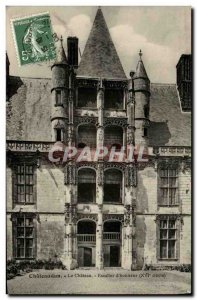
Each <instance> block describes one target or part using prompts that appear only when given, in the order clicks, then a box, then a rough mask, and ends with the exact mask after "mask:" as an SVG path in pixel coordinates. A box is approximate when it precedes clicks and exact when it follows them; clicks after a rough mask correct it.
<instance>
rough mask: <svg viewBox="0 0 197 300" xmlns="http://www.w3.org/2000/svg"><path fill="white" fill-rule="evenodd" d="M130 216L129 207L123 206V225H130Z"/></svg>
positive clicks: (130, 210)
mask: <svg viewBox="0 0 197 300" xmlns="http://www.w3.org/2000/svg"><path fill="white" fill-rule="evenodd" d="M131 214H132V209H131V205H126V206H125V214H124V225H129V224H130V218H131Z"/></svg>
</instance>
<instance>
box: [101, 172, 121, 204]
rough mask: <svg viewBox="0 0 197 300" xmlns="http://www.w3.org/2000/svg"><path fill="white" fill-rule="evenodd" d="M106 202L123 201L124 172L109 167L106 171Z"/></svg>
mask: <svg viewBox="0 0 197 300" xmlns="http://www.w3.org/2000/svg"><path fill="white" fill-rule="evenodd" d="M104 202H105V203H121V202H122V172H121V171H119V170H116V169H109V170H107V171H105V173H104Z"/></svg>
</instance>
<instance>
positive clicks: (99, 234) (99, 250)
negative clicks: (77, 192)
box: [96, 205, 103, 270]
mask: <svg viewBox="0 0 197 300" xmlns="http://www.w3.org/2000/svg"><path fill="white" fill-rule="evenodd" d="M98 209H99V211H98V222H97V229H96V267H97V268H98V269H99V270H102V269H103V214H102V205H99V206H98Z"/></svg>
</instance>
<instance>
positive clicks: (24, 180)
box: [15, 163, 34, 204]
mask: <svg viewBox="0 0 197 300" xmlns="http://www.w3.org/2000/svg"><path fill="white" fill-rule="evenodd" d="M15 187H16V202H17V203H25V204H32V203H34V196H33V189H34V166H32V165H28V164H25V163H24V164H21V165H18V166H17V167H16V182H15Z"/></svg>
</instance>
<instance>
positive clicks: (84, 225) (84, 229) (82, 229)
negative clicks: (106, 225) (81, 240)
mask: <svg viewBox="0 0 197 300" xmlns="http://www.w3.org/2000/svg"><path fill="white" fill-rule="evenodd" d="M77 233H78V234H96V223H95V222H94V221H86V220H81V221H79V222H78V224H77Z"/></svg>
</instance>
